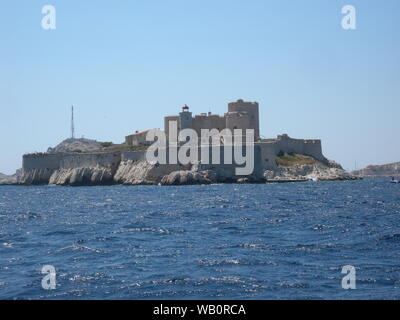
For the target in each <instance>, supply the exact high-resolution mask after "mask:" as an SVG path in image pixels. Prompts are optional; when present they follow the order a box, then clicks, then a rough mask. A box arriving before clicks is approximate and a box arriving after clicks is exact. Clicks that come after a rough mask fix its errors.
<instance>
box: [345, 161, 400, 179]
mask: <svg viewBox="0 0 400 320" xmlns="http://www.w3.org/2000/svg"><path fill="white" fill-rule="evenodd" d="M352 174H354V175H356V176H364V177H393V176H395V177H398V176H400V162H395V163H389V164H384V165H376V166H372V165H371V166H368V167H366V168H365V169H362V170H356V171H353V172H352Z"/></svg>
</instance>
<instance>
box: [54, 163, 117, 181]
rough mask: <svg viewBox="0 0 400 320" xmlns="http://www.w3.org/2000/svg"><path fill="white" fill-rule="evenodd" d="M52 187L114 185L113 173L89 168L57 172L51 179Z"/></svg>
mask: <svg viewBox="0 0 400 320" xmlns="http://www.w3.org/2000/svg"><path fill="white" fill-rule="evenodd" d="M48 183H49V184H52V185H71V186H82V185H105V184H112V183H113V173H112V171H111V169H109V168H101V167H94V168H93V167H88V168H70V169H59V170H56V171H55V172H54V173H53V174H52V175H51V177H50V178H49V182H48Z"/></svg>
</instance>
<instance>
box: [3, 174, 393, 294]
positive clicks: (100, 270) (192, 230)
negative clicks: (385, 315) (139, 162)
mask: <svg viewBox="0 0 400 320" xmlns="http://www.w3.org/2000/svg"><path fill="white" fill-rule="evenodd" d="M48 265H50V266H53V267H54V269H55V272H56V273H55V278H54V281H55V284H56V285H55V289H54V290H46V288H45V287H44V286H43V285H42V282H43V281H42V280H43V278H44V277H45V276H46V274H42V268H43V267H44V266H48ZM346 265H351V266H354V268H355V270H356V274H355V277H356V279H355V281H356V289H355V290H352V289H349V290H345V289H343V287H342V279H343V277H345V276H346V274H342V268H343V267H344V266H346ZM372 298H375V299H399V298H400V185H395V184H390V183H389V180H387V179H365V180H362V181H337V182H304V183H286V184H254V185H237V184H227V185H207V186H177V187H160V186H107V187H52V186H40V187H17V186H1V187H0V299H372Z"/></svg>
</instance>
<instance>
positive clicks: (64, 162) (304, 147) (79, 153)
mask: <svg viewBox="0 0 400 320" xmlns="http://www.w3.org/2000/svg"><path fill="white" fill-rule="evenodd" d="M258 119H259V115H258V103H256V102H244V101H243V100H238V101H236V102H232V103H229V104H228V112H227V113H225V114H224V115H223V116H219V115H214V114H211V113H208V114H200V115H196V116H194V117H193V116H192V113H191V112H189V107H188V106H187V105H185V106H184V107H183V108H182V112H181V113H179V115H174V116H167V117H165V119H164V120H165V122H164V123H165V129H164V131H165V133H166V135H167V136H168V134H169V130H170V128H171V127H170V122H171V121H176V123H178V130H183V129H185V128H190V129H193V130H196V131H198V132H200V131H201V130H202V129H213V128H218V130H222V129H224V128H227V129H231V130H236V129H243V130H246V129H252V130H253V131H254V133H255V135H254V170H253V171H252V173H251V174H249V175H246V176H243V175H238V174H237V172H236V170H235V169H236V168H237V167H238V164H236V163H230V164H224V162H223V161H222V162H221V164H217V165H216V164H209V163H211V162H208V161H207V162H201V161H199V162H196V163H190V164H185V165H184V164H181V163H178V164H159V163H150V162H148V161H147V160H146V150H147V148H148V147H149V143H148V142H147V141H146V134H147V133H148V131H143V132H135V133H134V134H132V135H128V136H127V137H126V138H125V142H124V143H122V144H113V143H111V142H97V141H95V140H89V139H72V138H71V139H67V140H65V141H64V142H62V143H61V144H60V145H58V146H56V147H54V148H49V149H48V150H47V152H44V153H34V154H25V155H24V156H23V168H22V172H21V176H20V177H19V178H18V182H17V183H18V184H22V185H38V184H51V185H72V186H80V185H110V184H124V185H139V184H144V185H187V184H212V183H266V182H289V181H309V180H349V179H356V177H355V176H353V175H351V174H349V173H347V172H346V171H345V170H343V168H342V167H341V166H340V165H339V164H337V163H336V162H334V161H330V160H328V159H326V158H325V157H324V156H323V154H322V147H321V140H316V139H293V138H290V137H289V136H288V135H287V134H282V135H279V136H277V138H274V139H264V138H261V137H260V135H259V120H258ZM252 145H253V144H252ZM199 148H200V149H201V148H202V146H201V145H199ZM200 149H199V150H200ZM221 157H222V156H221Z"/></svg>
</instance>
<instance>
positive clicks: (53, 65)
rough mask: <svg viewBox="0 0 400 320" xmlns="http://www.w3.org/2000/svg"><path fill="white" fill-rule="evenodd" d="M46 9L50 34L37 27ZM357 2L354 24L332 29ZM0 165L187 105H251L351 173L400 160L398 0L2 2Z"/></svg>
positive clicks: (272, 125) (133, 126) (108, 135)
mask: <svg viewBox="0 0 400 320" xmlns="http://www.w3.org/2000/svg"><path fill="white" fill-rule="evenodd" d="M46 4H51V5H54V6H55V8H56V10H57V29H56V30H52V31H46V30H43V29H42V28H41V19H42V14H41V10H42V7H43V6H44V5H46ZM347 4H351V5H353V6H354V7H355V8H356V10H357V11H356V13H357V29H356V30H351V31H346V30H343V29H342V28H341V23H340V22H341V19H342V17H343V15H342V14H341V8H342V7H343V6H344V5H347ZM0 9H1V10H0V43H1V44H0V70H1V71H0V111H1V118H0V119H1V122H0V123H1V127H0V134H1V139H0V147H1V157H0V172H3V173H12V172H14V171H15V169H17V168H19V167H21V158H22V154H23V153H26V152H33V151H46V150H47V148H48V147H49V146H55V145H56V144H58V143H59V142H60V141H62V140H63V139H65V138H67V137H68V136H69V135H70V132H69V130H70V129H69V128H70V123H69V117H70V107H71V105H72V104H73V105H74V106H75V113H76V134H77V136H79V137H80V136H82V135H84V136H85V137H86V138H93V139H97V140H101V141H113V142H116V143H120V142H122V141H123V140H124V136H125V135H127V134H130V133H132V132H134V131H135V130H143V129H147V128H162V126H163V116H164V115H165V114H174V113H176V112H178V111H179V109H180V106H182V105H183V104H185V103H186V104H188V105H189V106H190V107H191V110H192V111H193V112H194V113H200V112H208V111H209V110H210V109H211V111H212V112H214V113H220V114H222V113H224V112H225V111H226V109H227V103H228V102H230V101H235V100H237V99H239V98H241V99H244V100H250V101H258V102H259V103H260V117H261V118H260V120H261V134H262V135H263V136H265V137H274V136H276V135H277V134H280V133H288V134H289V135H290V136H293V137H296V138H321V139H322V145H323V151H324V154H325V155H326V156H327V157H328V158H331V159H334V160H336V161H338V162H340V163H341V164H343V165H344V167H345V168H347V169H354V165H355V162H356V161H357V166H358V167H361V166H366V165H368V164H382V163H387V162H395V161H400V141H399V136H400V135H399V132H400V109H399V106H400V105H399V103H400V77H399V75H400V58H399V57H400V41H399V40H400V32H399V30H400V1H398V0H385V1H377V0H362V1H360V0H357V1H356V0H346V1H339V0H280V1H277V0H274V1H268V0H246V1H244V0H241V1H239V0H212V1H211V0H210V1H209V0H202V1H197V0H190V1H187V0H186V1H184V0H159V1H153V0H140V1H139V0H129V1H128V0H126V1H123V0H119V1H101V0H96V1H94V0H90V1H89V0H87V1H78V0H68V1H65V0H63V1H61V0H46V1H40V0H35V1H33V0H25V1H23V0H12V1H11V0H3V1H1V4H0Z"/></svg>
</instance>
